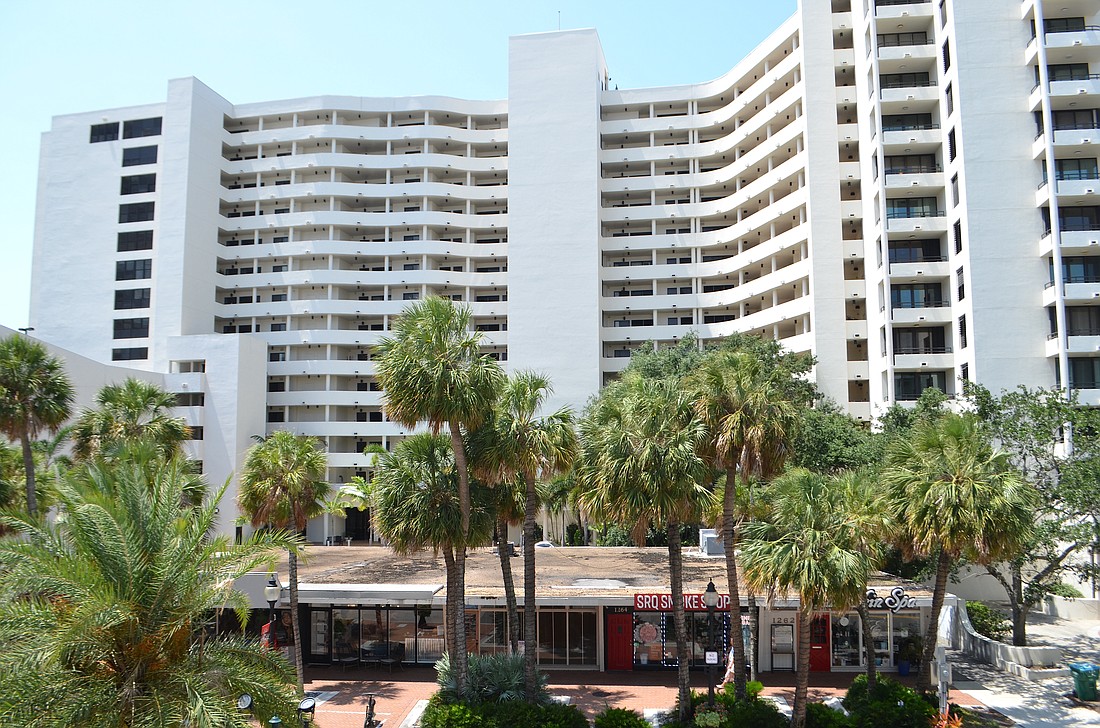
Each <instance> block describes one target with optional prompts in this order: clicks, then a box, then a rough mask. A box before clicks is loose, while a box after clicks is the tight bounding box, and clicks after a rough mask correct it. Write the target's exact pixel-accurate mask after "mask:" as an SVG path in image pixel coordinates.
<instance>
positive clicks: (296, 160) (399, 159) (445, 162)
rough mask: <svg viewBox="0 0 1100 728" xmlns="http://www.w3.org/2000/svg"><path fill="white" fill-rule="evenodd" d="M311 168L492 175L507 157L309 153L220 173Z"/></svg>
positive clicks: (238, 164)
mask: <svg viewBox="0 0 1100 728" xmlns="http://www.w3.org/2000/svg"><path fill="white" fill-rule="evenodd" d="M311 167H324V168H328V167H335V168H337V169H373V170H387V169H400V170H404V169H409V168H412V169H424V168H428V169H431V168H435V169H454V170H458V171H462V172H493V171H504V170H507V169H508V157H507V156H501V157H467V156H459V155H456V154H441V153H438V152H429V153H423V152H418V153H416V154H355V153H352V152H310V153H307V154H290V155H287V156H283V157H264V158H262V159H241V160H223V161H222V167H221V168H222V171H223V172H224V173H225V174H230V175H244V174H257V173H259V172H279V171H289V170H291V169H308V168H311Z"/></svg>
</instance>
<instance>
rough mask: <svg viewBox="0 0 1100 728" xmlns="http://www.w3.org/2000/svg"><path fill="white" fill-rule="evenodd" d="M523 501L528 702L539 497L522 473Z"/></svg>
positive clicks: (532, 695)
mask: <svg viewBox="0 0 1100 728" xmlns="http://www.w3.org/2000/svg"><path fill="white" fill-rule="evenodd" d="M523 484H524V487H525V489H526V498H525V500H524V502H523V693H524V697H525V698H526V700H527V702H529V703H533V702H535V699H536V697H537V693H536V688H537V685H538V678H537V672H536V670H537V667H536V665H535V657H536V656H537V650H538V623H537V622H536V621H535V620H536V613H535V515H536V511H537V510H538V493H536V492H535V474H534V473H524V474H523Z"/></svg>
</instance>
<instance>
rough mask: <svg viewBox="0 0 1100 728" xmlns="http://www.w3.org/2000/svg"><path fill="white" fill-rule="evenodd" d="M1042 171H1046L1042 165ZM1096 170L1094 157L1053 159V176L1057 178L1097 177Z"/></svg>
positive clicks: (1080, 178)
mask: <svg viewBox="0 0 1100 728" xmlns="http://www.w3.org/2000/svg"><path fill="white" fill-rule="evenodd" d="M1043 172H1044V173H1045V172H1046V167H1043ZM1098 172H1100V170H1098V169H1097V166H1096V159H1095V158H1089V159H1056V160H1054V176H1055V177H1056V178H1057V179H1059V180H1082V179H1097V177H1098V176H1100V174H1098Z"/></svg>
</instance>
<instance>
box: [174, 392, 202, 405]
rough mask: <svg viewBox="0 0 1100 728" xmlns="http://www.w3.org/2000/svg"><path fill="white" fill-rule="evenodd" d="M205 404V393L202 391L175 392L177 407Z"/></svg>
mask: <svg viewBox="0 0 1100 728" xmlns="http://www.w3.org/2000/svg"><path fill="white" fill-rule="evenodd" d="M205 404H206V395H205V394H203V393H202V392H179V393H178V394H176V406H177V407H202V406H204V405H205Z"/></svg>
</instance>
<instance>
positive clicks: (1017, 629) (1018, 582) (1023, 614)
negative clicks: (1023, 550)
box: [1008, 564, 1030, 647]
mask: <svg viewBox="0 0 1100 728" xmlns="http://www.w3.org/2000/svg"><path fill="white" fill-rule="evenodd" d="M1008 568H1009V572H1010V573H1011V574H1012V604H1011V606H1012V644H1013V645H1015V646H1016V647H1027V613H1028V611H1029V610H1030V604H1028V603H1027V602H1025V601H1024V577H1023V574H1021V573H1020V566H1019V564H1009V567H1008Z"/></svg>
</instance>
